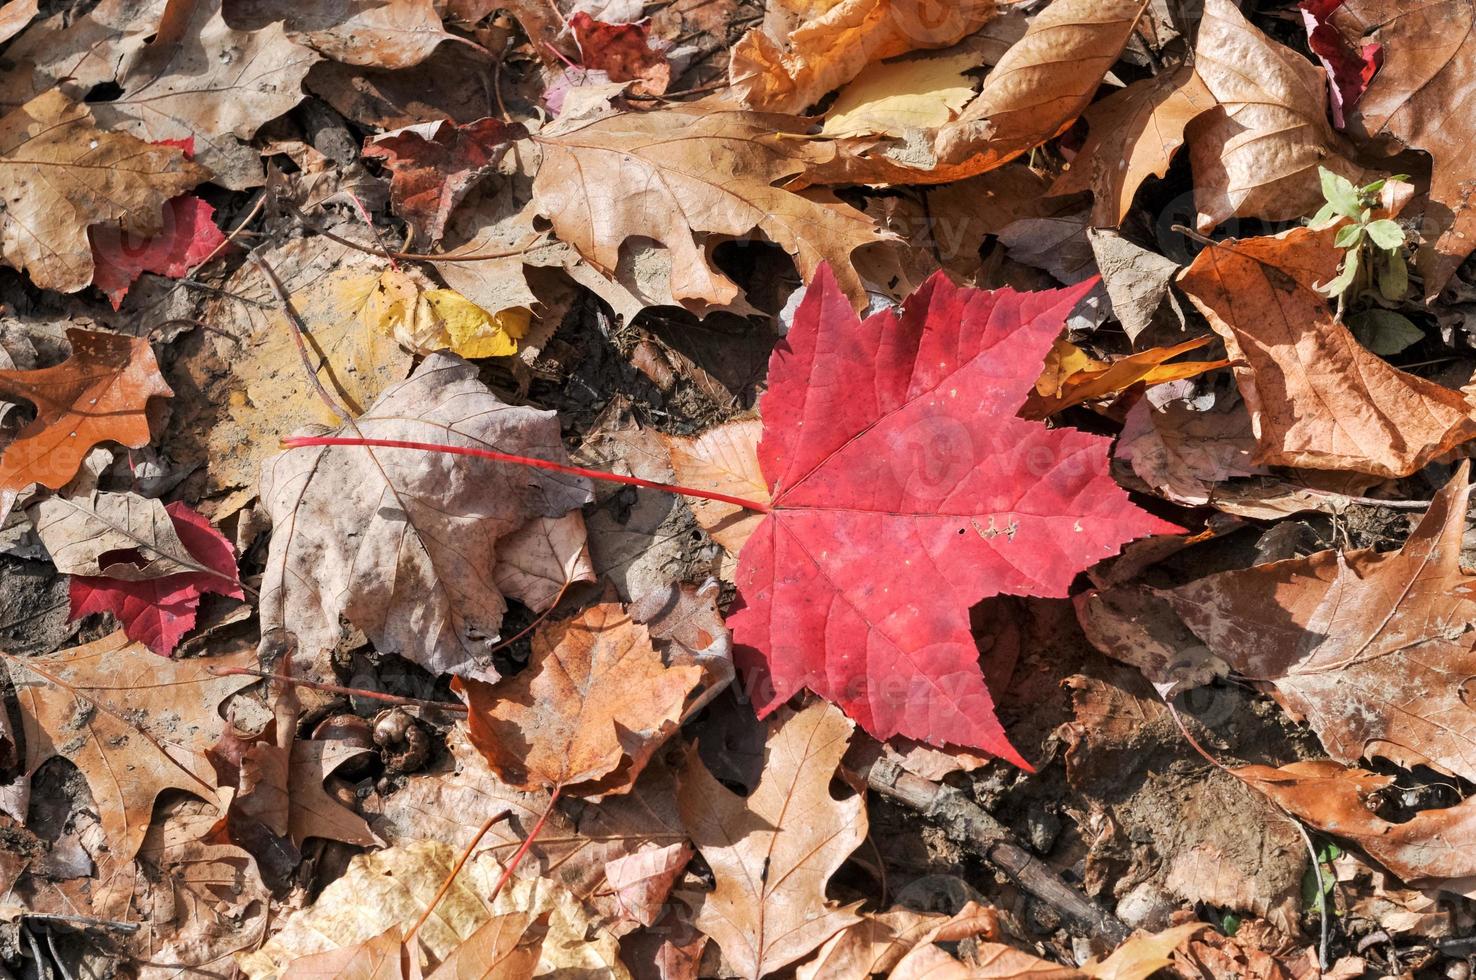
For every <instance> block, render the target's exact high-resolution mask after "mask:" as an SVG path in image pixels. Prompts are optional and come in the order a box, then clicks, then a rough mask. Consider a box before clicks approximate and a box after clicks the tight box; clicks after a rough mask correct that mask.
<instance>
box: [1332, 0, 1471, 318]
mask: <svg viewBox="0 0 1476 980" xmlns="http://www.w3.org/2000/svg"><path fill="white" fill-rule="evenodd" d="M1340 7H1341V9H1338V10H1337V11H1336V12H1335V13H1334V14H1333V16H1332V22H1333V23H1334V24H1335V25H1337V26H1338V27H1339V28H1340V29H1341V30H1342V32H1343V33H1344V34H1345V35H1346V36H1348V37H1349V38H1350V40H1353V41H1355V42H1356V43H1357V44H1359V45H1364V44H1368V43H1375V44H1382V45H1383V55H1384V60H1383V64H1382V65H1381V66H1380V68H1379V71H1378V74H1376V75H1375V76H1374V77H1373V81H1372V82H1371V83H1370V84H1369V86H1368V89H1367V91H1365V92H1364V93H1363V97H1362V98H1360V99H1359V100H1358V102H1357V103H1356V104H1355V105H1354V106H1353V109H1352V111H1351V112H1350V113H1349V119H1348V126H1349V131H1350V132H1353V133H1357V134H1359V135H1361V136H1364V137H1367V138H1370V139H1383V140H1385V141H1389V142H1393V143H1394V144H1395V146H1396V147H1400V146H1405V147H1411V148H1413V149H1417V150H1424V151H1426V152H1427V153H1429V154H1430V156H1431V158H1432V165H1431V170H1430V200H1431V201H1432V202H1435V203H1437V204H1439V205H1441V207H1439V208H1427V209H1426V211H1425V220H1426V221H1427V222H1431V223H1433V228H1432V230H1436V229H1438V231H1439V237H1438V238H1436V240H1435V242H1434V244H1433V246H1432V245H1426V246H1425V247H1424V248H1422V249H1421V252H1420V255H1419V264H1420V266H1421V271H1423V272H1424V276H1425V295H1426V296H1428V297H1432V298H1433V297H1434V296H1435V295H1436V294H1437V293H1439V292H1440V290H1441V289H1442V288H1444V286H1445V284H1446V282H1447V281H1449V279H1450V277H1451V274H1452V273H1454V272H1455V270H1456V268H1457V267H1458V266H1459V265H1460V264H1461V263H1462V262H1463V261H1465V259H1466V256H1468V255H1470V254H1471V250H1472V248H1473V247H1476V208H1473V206H1472V200H1471V193H1470V180H1471V157H1470V149H1469V147H1470V141H1471V138H1472V131H1471V122H1470V119H1469V117H1468V116H1467V115H1466V114H1465V113H1464V112H1462V111H1461V108H1462V107H1463V106H1465V105H1467V104H1468V103H1469V100H1470V97H1471V94H1472V93H1471V79H1472V77H1473V74H1472V71H1473V68H1476V10H1473V8H1472V7H1471V5H1470V4H1469V3H1466V2H1464V0H1442V2H1436V3H1427V2H1420V0H1348V2H1347V3H1344V4H1342V5H1340ZM1424 234H1425V236H1426V238H1427V239H1428V238H1430V237H1433V236H1432V235H1431V234H1430V232H1428V231H1427V232H1425V233H1424Z"/></svg>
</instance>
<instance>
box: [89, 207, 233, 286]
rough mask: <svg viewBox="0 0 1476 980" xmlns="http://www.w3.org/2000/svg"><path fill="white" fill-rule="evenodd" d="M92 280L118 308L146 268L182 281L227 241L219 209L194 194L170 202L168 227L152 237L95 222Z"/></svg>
mask: <svg viewBox="0 0 1476 980" xmlns="http://www.w3.org/2000/svg"><path fill="white" fill-rule="evenodd" d="M88 233H89V235H90V237H91V239H92V265H93V273H92V284H93V285H94V286H96V287H97V288H98V289H101V290H102V291H103V292H104V293H106V294H107V297H108V299H109V301H111V302H112V304H113V309H115V310H116V309H117V308H118V307H120V306H122V305H123V297H124V296H127V295H128V287H130V286H132V285H133V283H134V282H135V281H136V280H137V279H138V277H139V276H140V275H141V274H143V273H145V272H152V273H155V274H156V275H161V276H169V277H171V278H175V279H178V278H179V277H180V276H183V275H185V274H187V273H188V272H189V271H190V270H191V269H193V268H194V267H195V266H197V265H199V264H200V263H201V262H204V261H205V260H206V259H207V258H209V257H210V254H211V253H212V252H214V251H215V250H216V248H218V247H219V246H220V244H221V243H222V242H224V241H225V236H224V235H222V234H221V233H220V229H219V228H217V227H215V209H214V208H213V207H211V206H210V205H209V204H208V203H207V202H205V201H203V200H201V199H200V198H198V197H196V196H195V195H193V194H181V195H180V196H179V197H176V198H172V199H171V200H169V201H168V202H167V203H165V205H164V230H163V231H161V232H160V233H159V234H157V235H153V236H151V237H149V238H139V237H138V236H136V235H129V234H126V233H125V232H123V231H122V230H121V229H119V228H116V227H105V226H102V225H94V226H93V227H92V228H90V229H89V230H88Z"/></svg>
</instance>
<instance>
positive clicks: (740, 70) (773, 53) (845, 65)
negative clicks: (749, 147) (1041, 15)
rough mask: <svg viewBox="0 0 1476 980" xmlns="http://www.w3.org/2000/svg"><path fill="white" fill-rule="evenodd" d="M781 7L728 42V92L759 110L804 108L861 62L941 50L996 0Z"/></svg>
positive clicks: (992, 12)
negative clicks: (786, 12)
mask: <svg viewBox="0 0 1476 980" xmlns="http://www.w3.org/2000/svg"><path fill="white" fill-rule="evenodd" d="M807 8H808V9H807ZM780 10H782V8H779V7H777V6H776V8H775V11H774V14H775V15H777V19H776V20H775V22H773V23H765V25H764V26H763V27H759V28H754V29H752V30H750V31H749V32H748V33H747V34H745V35H744V36H743V37H742V38H741V39H740V40H739V41H738V43H737V44H735V45H733V52H732V56H731V60H730V62H729V66H728V77H729V79H730V80H731V82H732V89H733V93H734V95H735V96H736V97H737V98H738V99H739V100H740V101H741V102H742V103H743V104H744V105H745V106H747V107H749V108H751V109H758V110H761V111H764V112H791V113H793V112H803V111H804V110H805V109H806V108H807V107H809V106H810V105H812V104H814V103H816V102H818V101H820V99H821V98H822V97H823V96H824V95H825V94H826V93H827V92H829V91H831V90H832V89H835V88H838V87H840V86H841V85H843V84H845V83H846V82H849V81H850V80H851V79H853V78H855V77H856V76H857V75H859V74H860V73H861V71H862V69H864V68H865V67H866V66H867V65H869V64H872V63H874V62H878V61H882V60H885V59H887V58H894V57H896V56H897V55H900V54H906V53H907V52H909V51H916V50H920V49H927V48H945V47H947V46H949V45H950V44H954V43H955V42H957V41H959V40H961V39H963V38H964V37H966V36H968V35H969V34H972V33H973V32H974V31H975V30H977V29H978V28H979V27H981V26H982V25H983V24H985V23H987V22H988V21H990V20H991V19H993V18H994V17H995V16H996V14H997V12H998V11H997V5H996V3H995V0H962V2H949V0H841V2H838V3H833V4H815V5H802V6H799V7H798V8H797V10H796V11H794V12H793V13H791V14H790V16H789V17H786V16H785V15H784V14H783V13H780V12H779V11H780ZM801 18H807V19H803V20H802V21H801Z"/></svg>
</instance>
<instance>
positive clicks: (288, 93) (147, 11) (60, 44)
mask: <svg viewBox="0 0 1476 980" xmlns="http://www.w3.org/2000/svg"><path fill="white" fill-rule="evenodd" d="M165 7H166V0H104V2H102V3H99V4H98V5H97V6H96V7H94V8H93V9H92V11H91V12H90V13H88V14H87V15H86V16H84V17H80V18H73V17H71V16H68V15H65V14H59V15H57V16H56V17H52V18H48V19H46V20H41V21H38V22H37V23H35V24H33V25H32V26H31V28H30V29H29V30H27V31H26V32H25V33H23V34H22V35H20V36H19V37H17V38H16V39H15V41H14V42H13V43H12V45H11V47H10V48H9V49H8V50H7V52H6V55H7V57H9V58H14V59H15V60H16V63H32V64H34V66H35V70H34V71H27V72H12V73H9V74H10V76H11V77H9V78H6V79H4V80H0V102H11V103H14V102H18V101H22V100H24V99H25V98H29V97H30V96H31V95H32V94H35V93H39V92H43V91H46V90H47V89H50V88H52V87H53V86H57V87H59V88H60V90H61V91H62V92H63V93H65V94H66V95H68V96H70V97H71V98H73V99H76V100H79V101H80V100H82V99H83V98H85V97H86V96H87V95H88V94H89V93H90V92H91V91H92V90H93V88H94V87H95V86H97V85H101V84H104V83H107V84H116V85H119V86H121V88H122V92H121V93H119V94H118V97H117V98H115V99H109V100H107V101H103V102H97V103H95V104H94V105H93V106H92V111H93V114H94V115H95V116H96V117H97V120H98V122H99V123H100V124H101V125H103V126H104V127H106V128H108V129H115V130H123V131H126V132H128V133H130V134H132V135H133V136H136V137H138V138H139V139H141V140H146V141H148V142H156V141H158V140H184V139H193V140H194V153H195V159H196V160H198V161H199V162H200V163H202V164H204V165H205V166H206V167H208V168H209V169H210V171H211V173H212V174H213V175H214V177H213V179H214V181H215V182H216V183H218V184H223V185H224V186H226V187H229V188H231V189H233V190H240V189H243V188H246V187H252V186H255V185H257V184H260V183H261V180H262V166H261V158H260V156H259V155H258V154H257V153H256V151H255V150H253V149H252V148H251V147H250V146H248V145H247V144H246V143H245V142H244V141H245V140H248V139H250V138H251V137H252V136H253V135H255V133H256V130H257V128H258V127H260V126H261V125H262V124H264V123H266V122H268V121H270V120H272V119H274V118H276V117H277V116H280V115H282V114H283V113H285V112H287V111H288V110H289V109H291V108H292V107H293V106H295V105H297V103H298V102H300V101H302V98H303V94H304V93H303V91H302V79H303V77H304V76H305V75H306V74H307V71H308V69H309V68H311V67H312V65H313V63H314V62H315V61H318V60H319V56H318V55H317V54H316V53H315V52H313V51H312V50H310V49H309V48H305V47H303V46H302V45H300V44H296V43H294V42H293V41H292V40H290V39H289V38H288V37H287V35H286V33H285V32H284V31H283V29H282V25H281V24H269V25H263V26H262V28H261V29H260V30H253V31H245V30H237V29H235V28H233V27H232V26H230V25H229V24H227V23H226V20H225V18H224V17H223V16H222V14H221V0H198V2H197V3H194V4H192V5H191V9H190V10H189V17H188V20H187V22H185V23H184V24H183V25H182V26H181V27H180V28H179V29H180V36H181V37H188V38H189V39H190V43H188V44H183V43H182V44H176V45H172V46H165V47H163V48H162V49H161V48H160V47H158V46H155V45H150V44H147V43H146V42H147V41H148V39H149V38H150V37H151V36H152V35H153V33H154V31H155V29H156V27H157V25H158V24H159V21H160V18H161V16H162V14H163V12H164V9H165Z"/></svg>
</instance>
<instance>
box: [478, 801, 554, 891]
mask: <svg viewBox="0 0 1476 980" xmlns="http://www.w3.org/2000/svg"><path fill="white" fill-rule="evenodd" d="M563 789H564V787H563V786H555V787H554V790H553V794H552V795H550V796H549V798H548V809H546V810H544V811H543V816H541V817H539V818H538V822H537V823H535V824H534V825H533V829H532V830H530V831H528V836H527V837H525V838H523V846H522V847H520V848H518V851H517V853H516V854H514V855H513V856H512V860H511V861H509V862H508V863H507V867H506V868H504V869H503V870H502V875H501V876H500V877H499V878H498V879H497V884H495V885H493V886H492V894H490V895H488V896H487V904H488V905H491V904H492V901H493V900H494V899H495V898H497V893H498V892H500V891H502V886H503V885H505V884H507V879H509V878H511V877H512V873H513V872H514V871H516V870H517V867H518V864H519V863H521V862H522V860H523V855H525V854H527V853H528V848H530V847H532V846H533V842H534V841H535V840H537V839H538V834H539V832H540V831H542V830H543V825H544V824H545V823H547V822H548V816H549V814H551V813H553V812H554V807H555V806H557V805H558V802H559V793H561V792H562V791H563Z"/></svg>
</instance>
